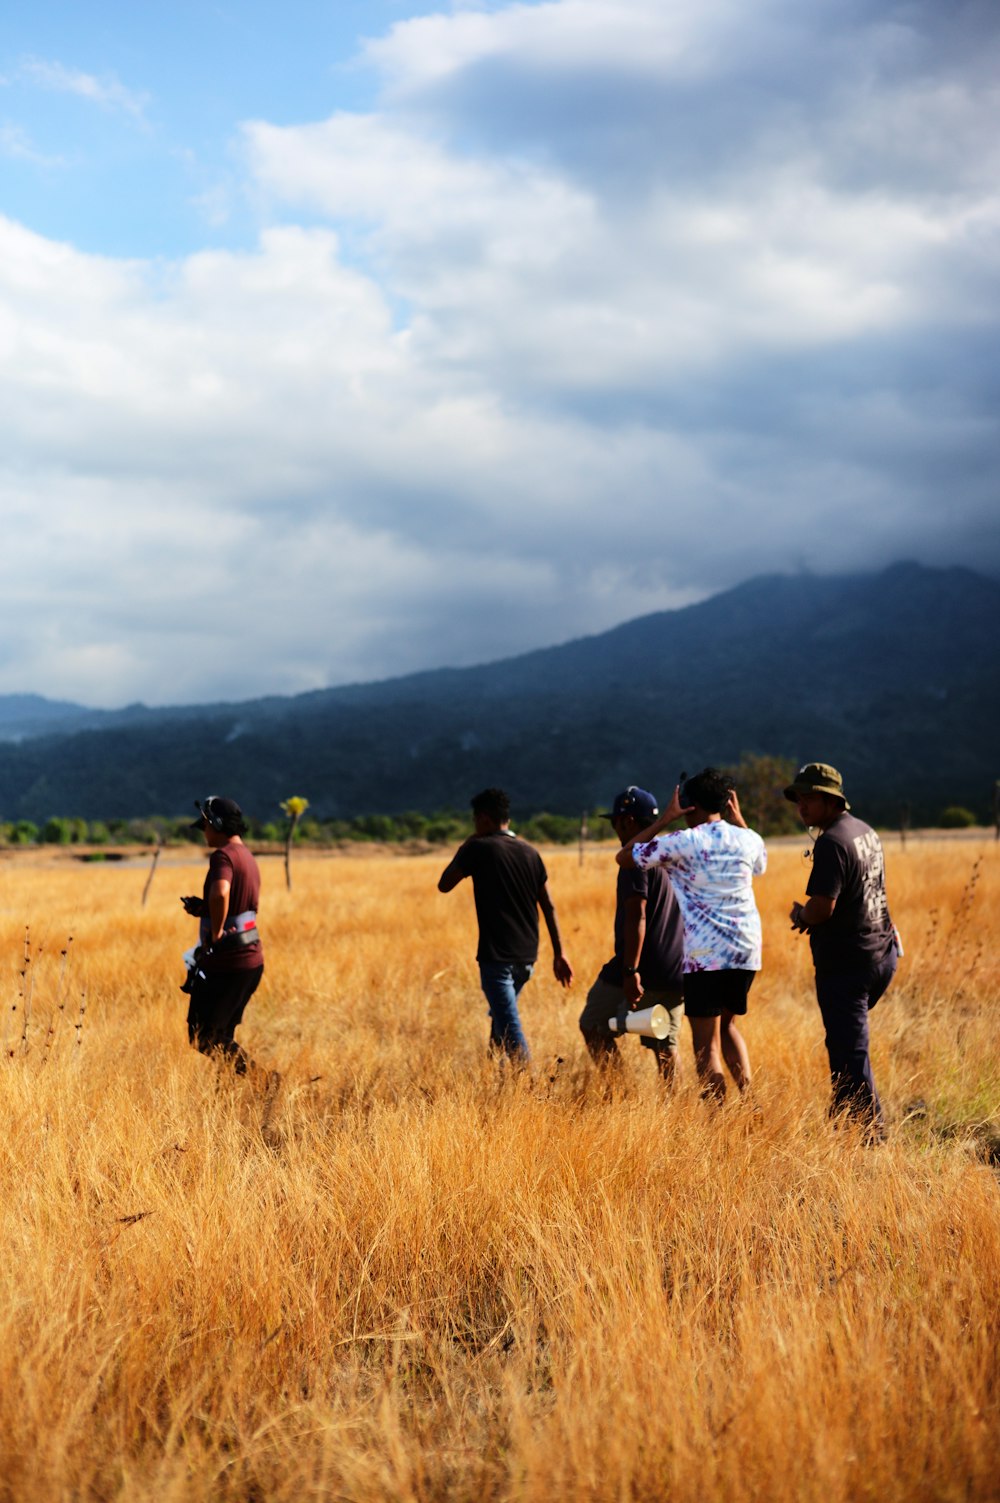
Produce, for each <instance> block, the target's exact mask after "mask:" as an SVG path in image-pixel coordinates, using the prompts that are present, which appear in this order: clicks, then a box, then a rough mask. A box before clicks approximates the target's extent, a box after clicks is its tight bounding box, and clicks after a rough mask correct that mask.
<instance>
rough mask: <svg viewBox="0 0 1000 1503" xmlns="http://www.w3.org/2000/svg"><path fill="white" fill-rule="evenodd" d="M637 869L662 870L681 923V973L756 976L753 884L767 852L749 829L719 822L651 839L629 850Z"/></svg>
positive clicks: (756, 923) (757, 924)
mask: <svg viewBox="0 0 1000 1503" xmlns="http://www.w3.org/2000/svg"><path fill="white" fill-rule="evenodd" d="M632 859H633V861H634V862H635V864H636V866H638V867H640V868H641V869H643V870H646V869H648V868H649V867H652V866H665V867H666V868H667V870H668V871H669V873H670V881H671V885H672V886H673V889H674V894H675V896H676V898H677V902H678V905H679V906H680V910H681V915H682V917H683V919H684V974H685V975H688V974H689V973H690V972H692V971H759V970H760V967H761V932H760V914H759V913H758V912H757V904H756V903H755V902H754V897H753V879H754V877H759V876H760V875H761V873H762V872H763V871H764V870H765V868H766V867H767V849H766V847H765V845H764V842H763V840H761V838H760V836H759V835H758V834H757V833H756V831H754V830H743V829H741V828H740V827H739V826H738V825H731V824H729V823H728V821H726V820H724V819H716V820H709V821H708V822H707V823H706V824H703V825H695V826H694V828H693V829H690V830H674V831H672V832H670V833H669V834H665V835H657V837H656V839H655V840H649V841H647V842H646V844H645V845H634V846H633V847H632Z"/></svg>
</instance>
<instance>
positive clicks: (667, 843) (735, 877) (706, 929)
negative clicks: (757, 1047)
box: [615, 767, 767, 1101]
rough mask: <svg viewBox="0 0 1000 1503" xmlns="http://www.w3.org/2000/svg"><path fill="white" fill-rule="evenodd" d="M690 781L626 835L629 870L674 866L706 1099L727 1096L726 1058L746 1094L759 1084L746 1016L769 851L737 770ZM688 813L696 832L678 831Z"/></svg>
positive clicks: (757, 963)
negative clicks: (747, 814) (757, 882)
mask: <svg viewBox="0 0 1000 1503" xmlns="http://www.w3.org/2000/svg"><path fill="white" fill-rule="evenodd" d="M681 778H682V781H681V782H680V783H679V784H678V785H677V787H676V788H675V789H674V793H673V797H672V798H671V800H670V803H669V804H668V805H667V807H666V809H665V810H664V811H663V813H662V814H659V815H657V816H656V817H655V818H654V819H652V820H650V821H649V822H648V823H647V824H646V827H645V828H644V829H642V830H640V831H639V832H638V834H636V835H635V836H634V837H633V838H632V839H630V840H627V841H625V842H623V844H622V848H621V850H620V851H619V852H618V853H617V855H616V857H615V860H616V861H617V862H618V865H619V866H620V867H622V868H624V870H625V871H631V870H633V869H634V868H635V869H638V870H639V871H653V870H655V869H656V868H665V869H666V871H667V872H668V874H669V876H670V881H671V884H672V886H673V890H674V893H675V894H676V897H677V902H678V904H679V906H680V910H681V914H682V915H683V919H684V961H683V970H684V1011H685V1013H686V1014H687V1018H688V1021H689V1023H690V1024H691V1039H692V1042H693V1044H694V1058H695V1066H696V1068H697V1070H698V1076H699V1078H700V1080H701V1082H702V1094H703V1095H704V1096H705V1097H706V1098H714V1099H715V1100H718V1101H721V1100H722V1098H723V1097H724V1096H725V1094H726V1080H725V1076H724V1075H723V1073H722V1066H723V1063H725V1066H726V1068H727V1069H728V1071H729V1073H730V1075H731V1076H732V1077H733V1080H734V1082H735V1084H736V1087H737V1089H738V1090H739V1091H740V1092H744V1091H747V1090H748V1089H749V1087H750V1056H749V1054H748V1053H747V1046H746V1042H745V1040H744V1038H743V1035H742V1033H741V1032H740V1030H739V1028H738V1027H737V1024H736V1019H737V1018H743V1017H745V1015H746V1011H747V999H748V997H749V994H750V988H751V986H752V985H753V982H754V977H755V976H756V974H757V972H758V971H759V970H760V968H761V928H760V914H759V913H758V911H757V905H756V903H755V902H754V896H753V879H754V877H759V876H761V875H762V874H763V873H764V871H765V869H766V867H767V850H766V848H765V846H764V842H763V840H762V839H761V837H760V836H759V835H758V834H757V833H756V831H754V830H751V829H749V828H748V827H747V822H746V820H745V819H744V818H743V815H742V813H741V812H740V804H739V799H738V798H737V796H736V788H735V785H734V784H733V780H732V778H731V777H730V776H729V775H728V773H725V772H721V771H720V770H719V769H718V768H716V767H706V768H704V769H703V770H702V771H701V772H699V773H697V774H696V775H695V776H694V777H692V778H689V777H686V776H685V774H683V773H682V774H681ZM681 817H683V818H684V820H685V823H686V824H687V829H686V830H668V828H667V827H668V826H669V825H671V824H672V823H673V822H674V820H675V819H680V818H681Z"/></svg>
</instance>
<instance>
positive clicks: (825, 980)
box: [816, 947, 897, 1136]
mask: <svg viewBox="0 0 1000 1503" xmlns="http://www.w3.org/2000/svg"><path fill="white" fill-rule="evenodd" d="M896 961H897V955H896V950H895V947H893V948H892V949H891V950H890V951H889V953H888V955H887V956H886V957H885V959H884V960H880V961H878V962H877V963H876V964H874V965H871V966H869V967H868V969H867V970H864V971H850V972H847V973H845V974H843V975H833V976H828V975H822V974H820V973H819V972H817V975H816V1000H817V1001H818V1002H819V1010H820V1012H821V1013H822V1015H823V1023H824V1026H825V1028H826V1052H827V1054H828V1056H829V1059H830V1083H831V1085H832V1087H833V1097H832V1100H831V1102H830V1115H831V1116H834V1115H835V1114H836V1113H838V1112H842V1111H848V1112H850V1113H851V1115H852V1116H853V1117H858V1118H861V1119H862V1120H864V1121H867V1122H870V1123H871V1125H872V1127H873V1129H874V1131H875V1133H876V1135H877V1136H881V1135H882V1132H883V1122H882V1103H881V1101H879V1099H878V1091H877V1090H876V1089H875V1080H874V1077H873V1075H872V1062H871V1056H870V1055H869V1053H868V1014H869V1013H870V1012H871V1010H872V1008H873V1007H874V1006H875V1003H876V1002H877V1001H878V1000H879V998H880V997H881V996H882V995H883V993H884V992H885V990H886V988H887V987H888V985H889V982H890V981H891V980H892V978H893V976H894V975H895V974H896Z"/></svg>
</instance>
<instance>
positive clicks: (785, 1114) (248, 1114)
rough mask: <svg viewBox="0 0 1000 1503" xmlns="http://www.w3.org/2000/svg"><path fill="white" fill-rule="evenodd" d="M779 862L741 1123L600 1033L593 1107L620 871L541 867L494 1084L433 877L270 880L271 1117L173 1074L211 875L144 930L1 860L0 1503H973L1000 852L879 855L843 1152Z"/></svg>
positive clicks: (984, 1432)
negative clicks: (540, 924) (532, 941)
mask: <svg viewBox="0 0 1000 1503" xmlns="http://www.w3.org/2000/svg"><path fill="white" fill-rule="evenodd" d="M803 844H804V841H803V842H800V843H797V844H795V845H794V846H791V847H787V848H784V849H776V850H774V851H773V852H772V859H771V870H770V872H769V874H768V876H767V877H766V878H765V879H764V880H763V881H762V882H761V883H759V884H758V894H759V900H760V904H761V909H762V912H763V916H764V924H765V939H766V954H765V971H764V973H763V974H762V977H761V978H760V981H759V983H758V985H757V987H755V989H754V992H753V994H752V998H751V1010H750V1015H749V1019H748V1023H747V1028H746V1036H747V1039H748V1043H749V1046H750V1050H751V1058H752V1061H753V1064H754V1067H755V1071H756V1090H757V1096H758V1099H759V1101H760V1104H761V1107H762V1111H761V1113H760V1114H759V1115H755V1114H754V1113H752V1112H751V1111H749V1110H748V1109H747V1108H746V1107H745V1106H743V1105H741V1104H740V1103H739V1102H738V1101H735V1100H730V1101H729V1102H728V1103H727V1105H726V1106H725V1108H724V1109H723V1110H722V1111H720V1112H714V1111H713V1110H711V1109H710V1108H709V1107H707V1106H705V1105H703V1104H702V1103H701V1102H700V1101H699V1099H698V1095H697V1091H696V1089H695V1085H694V1079H693V1070H692V1069H691V1068H690V1063H689V1062H688V1061H686V1063H687V1064H688V1068H687V1070H686V1074H685V1080H684V1083H683V1085H682V1088H681V1090H680V1092H679V1094H678V1095H677V1096H676V1098H675V1099H673V1100H672V1101H670V1102H665V1101H664V1100H663V1098H662V1097H661V1095H660V1093H659V1091H658V1088H657V1083H656V1081H655V1079H654V1071H653V1068H652V1065H651V1062H650V1060H649V1059H648V1058H646V1057H645V1055H644V1056H643V1057H642V1058H640V1057H639V1050H638V1047H637V1046H635V1045H633V1044H632V1043H631V1041H629V1046H628V1047H627V1048H626V1050H625V1051H624V1053H625V1056H626V1057H625V1060H624V1066H623V1069H622V1071H621V1072H620V1077H619V1078H618V1080H617V1081H616V1082H615V1083H614V1085H613V1086H612V1088H611V1089H610V1092H609V1091H608V1090H607V1089H606V1087H605V1085H604V1083H602V1082H600V1081H597V1080H596V1079H595V1076H594V1074H593V1072H592V1070H591V1069H590V1067H589V1065H588V1063H587V1062H586V1059H585V1056H584V1053H583V1051H582V1048H581V1045H580V1043H579V1038H578V1034H577V1031H576V1016H577V1013H578V1011H579V1009H580V1007H581V1006H582V1002H583V995H584V992H585V990H586V987H587V984H588V983H589V980H590V979H591V978H592V977H593V975H594V974H596V971H597V969H598V968H599V966H600V964H601V963H602V962H603V960H604V959H606V957H607V954H608V939H609V934H610V922H611V912H612V903H613V886H614V867H613V864H612V860H611V852H610V849H609V850H608V851H607V852H598V851H592V852H591V853H589V855H588V858H587V862H586V865H585V866H584V868H583V870H582V871H581V870H580V869H579V868H578V866H577V861H576V855H575V853H571V852H560V853H554V854H551V855H549V856H548V858H547V859H548V863H549V866H550V872H551V876H552V882H553V889H554V893H555V896H556V900H557V903H558V906H559V911H560V917H561V920H562V922H563V926H564V929H565V931H566V940H567V947H568V948H569V951H570V954H571V957H572V960H573V963H574V965H575V966H576V969H577V983H576V985H575V987H574V990H573V993H572V994H571V995H570V997H569V998H565V997H564V996H563V995H562V994H561V992H560V991H559V988H558V987H557V986H556V984H555V982H554V981H553V980H552V978H551V974H550V971H549V965H548V956H547V954H546V953H545V951H544V949H543V958H542V963H541V965H540V967H539V970H538V972H537V974H536V977H535V979H534V980H533V981H532V983H531V985H530V987H529V989H528V990H527V992H526V993H525V995H524V1001H523V1014H524V1017H525V1022H526V1028H527V1031H528V1034H529V1038H530V1040H531V1043H532V1046H533V1049H534V1052H535V1068H534V1070H533V1072H532V1073H531V1075H530V1076H527V1077H522V1078H520V1079H516V1078H515V1079H510V1078H507V1079H506V1080H504V1079H502V1078H501V1077H500V1076H499V1075H498V1072H497V1070H496V1069H495V1068H493V1067H491V1066H490V1065H489V1063H488V1062H487V1061H486V1060H485V1056H484V1042H485V1036H486V1024H485V1011H484V1004H483V1003H482V1000H481V998H480V996H479V993H478V987H477V976H476V971H475V967H474V964H473V958H472V957H473V954H474V948H475V945H474V919H473V913H472V905H471V894H470V893H469V892H468V891H467V890H466V889H465V888H463V889H460V890H459V891H458V892H456V893H454V894H452V895H451V896H450V897H447V898H445V897H441V896H439V895H438V894H437V893H436V892H435V891H434V882H435V879H436V876H437V873H438V871H439V869H440V867H441V866H442V865H443V864H444V857H443V856H437V857H419V858H399V857H395V858H394V857H392V856H391V855H383V856H381V857H377V858H369V859H330V858H325V859H324V858H320V857H312V858H308V859H306V858H303V857H301V856H300V857H298V858H297V861H296V866H295V882H296V887H295V892H294V895H293V897H289V896H287V895H286V894H285V892H284V889H283V882H282V875H281V872H280V869H279V865H278V863H277V862H268V863H265V867H264V875H265V890H264V897H263V901H262V925H263V928H264V932H265V939H266V945H267V962H268V968H267V975H266V978H265V983H264V986H263V987H262V989H261V992H260V993H259V994H258V997H257V998H256V999H255V1000H254V1002H253V1003H252V1004H251V1008H250V1010H249V1012H248V1016H247V1022H246V1024H245V1025H244V1028H243V1029H242V1031H241V1037H242V1038H243V1040H244V1042H245V1043H246V1044H247V1045H248V1046H249V1047H250V1049H251V1052H253V1053H254V1054H255V1055H256V1056H257V1057H258V1058H259V1059H260V1060H261V1061H262V1063H266V1064H269V1065H278V1066H279V1068H280V1069H281V1070H282V1072H283V1074H284V1085H283V1088H282V1091H281V1093H280V1095H279V1096H278V1097H277V1099H276V1101H275V1102H274V1104H273V1106H271V1107H269V1106H268V1105H267V1104H266V1102H264V1101H262V1099H261V1097H260V1095H259V1094H256V1093H255V1091H254V1089H253V1088H252V1086H251V1085H250V1084H249V1083H246V1082H239V1081H235V1080H233V1079H231V1078H225V1077H220V1076H219V1075H218V1073H217V1072H216V1070H215V1069H214V1067H213V1066H212V1065H211V1064H210V1063H209V1062H208V1061H206V1060H205V1059H203V1058H201V1057H200V1056H198V1055H195V1054H194V1053H192V1052H191V1051H190V1050H189V1049H188V1047H187V1043H186V1038H185V1033H184V1004H185V1001H186V999H185V998H184V997H182V995H181V993H180V992H179V991H178V990H177V985H178V983H179V981H180V979H181V972H180V966H179V952H180V950H181V949H182V948H183V947H184V946H185V945H186V944H187V943H189V942H190V940H191V933H190V931H191V924H190V921H189V920H185V919H184V918H183V915H182V914H181V911H180V908H179V905H178V903H177V894H179V893H181V892H185V891H192V890H195V889H196V888H197V887H198V885H199V884H200V880H201V876H202V873H203V870H204V868H203V864H202V863H197V864H194V863H192V864H191V865H189V866H187V867H181V866H170V865H166V864H163V865H161V867H160V869H159V871H158V872H157V875H156V879H155V882H154V884H153V888H152V893H151V897H150V901H149V905H148V907H147V908H146V909H145V910H142V909H140V907H139V897H140V894H141V890H142V885H143V882H144V880H145V871H144V870H143V869H141V868H138V867H135V868H129V869H121V868H118V869H115V868H100V867H92V868H81V867H79V866H75V865H72V864H71V863H68V862H62V863H51V862H50V863H49V864H39V863H33V862H32V861H31V860H30V859H25V858H19V859H18V860H16V861H15V860H11V861H7V862H5V863H3V864H0V961H2V972H0V980H2V985H3V991H2V994H0V995H2V1002H0V1005H2V1006H3V1007H4V1009H5V1016H6V1019H7V1023H6V1026H5V1032H4V1034H3V1040H4V1050H5V1053H4V1058H3V1060H2V1061H0V1153H2V1169H0V1175H2V1178H0V1187H2V1194H3V1201H4V1215H3V1222H2V1226H3V1240H2V1262H0V1269H2V1273H0V1277H2V1281H3V1297H2V1306H0V1322H2V1329H0V1424H2V1433H3V1437H4V1444H3V1449H4V1453H5V1455H4V1461H5V1465H4V1468H3V1473H2V1476H0V1497H3V1498H11V1499H14V1498H17V1499H23V1498H33V1499H34V1498H38V1499H49V1498H52V1499H81V1500H83V1499H102V1500H103V1499H117V1498H121V1499H147V1498H148V1499H153V1498H156V1499H166V1500H178V1503H180V1500H188V1499H202V1498H204V1499H209V1498H212V1499H216V1498H217V1499H234V1500H235V1499H257V1500H264V1499H268V1500H270V1499H276V1500H280V1499H293V1498H294V1499H320V1498H338V1499H365V1500H367V1499H386V1500H389V1499H439V1498H449V1499H459V1500H462V1499H470V1500H476V1503H487V1500H493V1499H498V1500H499V1499H505V1500H506V1499H511V1500H514V1499H517V1500H525V1503H528V1500H535V1499H539V1500H542V1499H544V1500H546V1503H552V1500H559V1499H564V1498H565V1499H570V1498H586V1499H595V1500H596V1499H615V1500H620V1499H660V1498H671V1499H681V1500H684V1499H694V1498H697V1499H706V1498H716V1497H718V1498H726V1499H727V1500H732V1503H741V1500H749V1499H765V1498H766V1499H774V1500H784V1499H789V1500H790V1499H793V1498H794V1499H796V1500H813V1499H815V1500H818V1503H842V1500H843V1503H847V1500H857V1499H868V1498H871V1499H876V1498H877V1499H880V1500H883V1503H884V1500H892V1499H898V1500H904V1499H905V1500H907V1503H912V1500H922V1499H926V1500H931V1499H935V1500H938V1499H955V1500H958V1499H962V1500H976V1499H986V1498H993V1497H996V1496H997V1491H998V1484H997V1477H998V1470H1000V1444H998V1431H1000V1424H998V1422H1000V1359H998V1355H997V1352H998V1346H997V1336H998V1318H997V1304H998V1293H1000V1184H998V1180H997V1176H996V1173H995V1171H994V1169H993V1168H992V1167H991V1165H990V1163H989V1154H990V1146H991V1144H992V1145H993V1146H994V1149H995V1148H996V1145H997V1144H998V1143H1000V1049H998V1046H997V1041H996V1026H997V1016H996V1012H997V1008H996V1004H997V1000H998V998H997V992H998V987H997V945H998V939H1000V919H998V916H997V915H998V901H997V900H998V885H1000V875H998V874H1000V850H998V849H997V848H995V847H993V846H987V845H985V844H984V845H982V846H979V845H976V844H975V843H968V842H961V843H959V842H952V843H945V842H940V843H927V844H923V845H919V846H917V845H911V847H910V849H909V850H908V851H906V852H905V853H901V852H899V851H898V849H897V850H891V851H890V853H889V859H890V869H889V883H890V897H891V900H892V904H893V908H894V912H895V916H896V918H897V920H898V922H899V925H900V927H901V929H902V930H903V933H904V939H905V941H906V944H907V951H908V954H907V958H906V960H905V961H904V962H903V966H902V969H901V974H900V977H899V978H898V981H897V984H896V986H895V987H894V988H893V991H892V992H891V993H890V995H889V997H888V998H887V999H886V1000H885V1001H884V1002H883V1003H881V1004H880V1005H879V1007H878V1009H877V1010H876V1012H875V1013H874V1014H873V1034H874V1051H873V1052H874V1061H875V1069H876V1076H877V1079H878V1081H879V1085H880V1088H881V1090H882V1093H883V1096H884V1099H885V1102H886V1105H887V1108H888V1110H889V1113H890V1117H891V1119H892V1120H893V1122H894V1127H893V1131H892V1134H891V1138H890V1142H889V1143H888V1145H887V1146H885V1147H884V1148H880V1149H868V1148H865V1147H864V1146H863V1145H862V1144H861V1143H860V1142H859V1141H858V1139H857V1138H856V1136H854V1135H853V1134H852V1133H851V1132H850V1131H848V1132H843V1131H841V1132H838V1133H835V1132H833V1131H832V1130H831V1129H830V1127H829V1125H828V1124H827V1122H826V1120H825V1115H824V1109H825V1103H826V1089H827V1084H826V1075H825V1055H824V1051H823V1046H822V1037H821V1029H820V1026H819V1019H818V1014H817V1012H816V1009H815V1004H814V1002H813V1000H812V994H811V985H810V982H811V972H810V968H809V963H808V955H807V951H806V946H805V942H804V941H801V940H798V939H797V938H796V937H795V936H793V935H792V934H791V933H790V932H788V930H787V927H786V924H785V917H784V916H785V913H786V912H787V909H788V907H789V905H790V903H791V900H792V898H793V897H794V896H797V895H800V893H801V889H802V887H803V885H804V881H805V876H806V868H805V865H804V862H803V860H802V855H801V849H802V845H803ZM975 863H978V865H975ZM974 872H975V882H974V883H973V882H972V877H973V874H974ZM26 920H30V922H31V926H32V947H33V955H34V959H33V961H32V965H31V969H32V970H33V971H34V973H35V975H34V983H33V997H32V1009H33V1010H32V1017H31V1019H30V1022H29V1026H28V1028H27V1048H26V1049H25V1047H24V1045H23V1044H22V1042H21V1039H22V1033H23V1032H24V1030H23V1025H22V1018H21V1012H20V1010H19V1008H20V1003H19V1001H18V976H17V972H18V969H19V964H18V961H19V956H20V954H21V949H22V938H23V926H24V922H25V921H26ZM70 933H72V934H73V936H74V940H73V946H72V954H71V957H70V961H69V965H68V970H67V973H66V975H67V982H66V993H65V995H66V998H67V1000H66V1006H65V1008H64V1010H63V1011H60V1010H59V1006H58V1004H59V1000H60V997H61V996H62V993H61V992H60V985H59V971H60V961H59V956H58V950H59V948H60V947H61V945H62V944H63V943H64V941H65V937H66V935H67V934H70ZM39 944H41V945H42V951H41V954H39V952H38V946H39ZM543 944H544V941H543ZM84 987H85V988H86V1013H85V1015H84V1017H83V1026H82V1028H81V1030H80V1039H81V1042H80V1044H79V1046H78V1045H77V1043H76V1029H75V1027H74V1024H75V1023H76V1022H78V1021H79V1014H78V1007H79V1000H80V992H81V989H83V988H84ZM12 1009H13V1010H12ZM50 1026H51V1028H52V1029H53V1030H54V1031H53V1032H52V1033H49V1032H48V1029H49V1027H50ZM686 1042H687V1041H686V1040H685V1043H686ZM11 1051H13V1052H11ZM557 1061H561V1063H557ZM315 1077H318V1078H315ZM918 1101H922V1102H923V1103H924V1105H923V1106H922V1107H915V1106H914V1103H916V1102H918Z"/></svg>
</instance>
